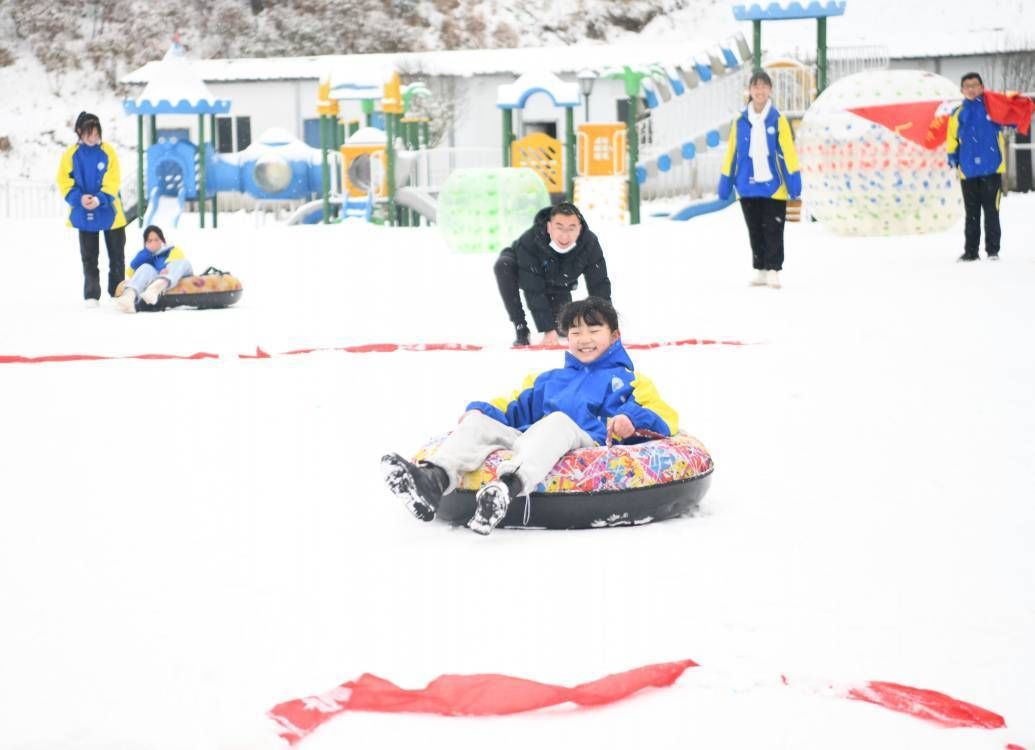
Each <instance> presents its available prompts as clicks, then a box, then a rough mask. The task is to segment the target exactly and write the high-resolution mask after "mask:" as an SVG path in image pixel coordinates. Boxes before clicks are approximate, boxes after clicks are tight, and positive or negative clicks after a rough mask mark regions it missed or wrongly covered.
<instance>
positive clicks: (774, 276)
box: [765, 271, 780, 289]
mask: <svg viewBox="0 0 1035 750" xmlns="http://www.w3.org/2000/svg"><path fill="white" fill-rule="evenodd" d="M765 284H766V286H767V287H769V288H770V289H779V288H780V272H779V271H766V272H765Z"/></svg>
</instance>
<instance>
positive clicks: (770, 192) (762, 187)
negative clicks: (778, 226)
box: [718, 105, 801, 201]
mask: <svg viewBox="0 0 1035 750" xmlns="http://www.w3.org/2000/svg"><path fill="white" fill-rule="evenodd" d="M748 106H751V105H748ZM765 132H766V140H767V142H768V143H769V171H770V172H771V173H772V175H773V177H772V179H771V180H767V181H766V182H755V167H754V164H753V163H752V162H751V121H750V120H749V119H748V111H747V107H745V108H744V111H743V112H741V113H740V116H739V117H738V118H737V119H735V120H734V121H733V125H732V126H731V127H730V138H729V142H728V143H727V145H726V158H725V159H723V162H722V175H721V176H720V177H719V190H718V192H719V197H720V198H722V199H723V200H726V199H728V198H729V197H730V194H731V193H732V191H733V188H736V189H737V195H738V196H740V197H741V198H775V199H776V200H782V201H785V200H787V199H788V198H790V199H791V200H797V199H798V197H799V196H800V195H801V173H800V172H799V170H798V152H797V151H795V150H794V138H793V137H792V136H791V125H790V123H789V122H787V118H786V117H784V116H783V115H781V114H780V113H779V112H778V111H777V109H776V107H772V108H770V110H769V114H768V115H767V116H766V118H765Z"/></svg>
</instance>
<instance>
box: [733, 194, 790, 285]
mask: <svg viewBox="0 0 1035 750" xmlns="http://www.w3.org/2000/svg"><path fill="white" fill-rule="evenodd" d="M740 208H741V210H742V211H743V212H744V223H745V224H747V230H748V237H750V238H751V263H752V265H753V266H754V267H755V268H757V269H758V270H760V271H780V270H782V269H783V225H784V220H785V219H786V218H787V201H778V200H776V199H774V198H741V199H740Z"/></svg>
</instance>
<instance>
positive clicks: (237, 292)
mask: <svg viewBox="0 0 1035 750" xmlns="http://www.w3.org/2000/svg"><path fill="white" fill-rule="evenodd" d="M125 283H126V282H122V283H120V284H119V286H118V289H116V291H115V296H116V297H117V296H118V295H119V294H121V293H122V286H123V284H125ZM243 293H244V287H242V286H241V282H240V280H239V279H238V278H237V277H235V276H233V275H232V274H230V273H229V272H225V271H220V270H219V269H218V268H213V267H211V266H209V267H208V268H207V269H205V272H204V273H202V274H201V275H200V276H184V277H183V278H182V279H180V283H179V284H177V285H176V286H174V287H173V288H172V289H170V290H169V291H167V292H166V293H165V294H163V295H162V296H161V297H159V298H158V302H157V303H156V304H153V305H149V304H147V303H146V302H144V301H143V300H140V299H138V300H137V310H140V311H146V312H155V311H158V310H166V309H168V308H170V307H196V308H198V309H199V310H207V309H210V308H213V307H229V306H230V305H232V304H234V303H235V302H237V300H239V299H241V294H243Z"/></svg>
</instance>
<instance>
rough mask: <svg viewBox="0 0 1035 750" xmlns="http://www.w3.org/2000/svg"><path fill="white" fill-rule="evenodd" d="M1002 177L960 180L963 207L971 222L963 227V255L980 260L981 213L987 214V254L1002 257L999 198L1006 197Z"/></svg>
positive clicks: (986, 176) (967, 222)
mask: <svg viewBox="0 0 1035 750" xmlns="http://www.w3.org/2000/svg"><path fill="white" fill-rule="evenodd" d="M1002 186H1003V181H1002V175H999V174H987V175H985V176H984V177H971V178H969V179H966V180H960V187H962V188H963V207H964V209H965V210H966V212H967V221H966V224H965V225H964V227H963V237H964V245H963V252H964V253H966V254H967V255H968V256H969V257H971V258H976V257H977V254H978V245H980V244H981V212H982V211H984V212H985V252H986V253H988V254H989V255H998V254H999V237H1000V235H1001V234H1002V232H1001V230H1000V228H999V197H1000V196H1001V195H1002V192H1001V191H1002Z"/></svg>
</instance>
